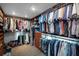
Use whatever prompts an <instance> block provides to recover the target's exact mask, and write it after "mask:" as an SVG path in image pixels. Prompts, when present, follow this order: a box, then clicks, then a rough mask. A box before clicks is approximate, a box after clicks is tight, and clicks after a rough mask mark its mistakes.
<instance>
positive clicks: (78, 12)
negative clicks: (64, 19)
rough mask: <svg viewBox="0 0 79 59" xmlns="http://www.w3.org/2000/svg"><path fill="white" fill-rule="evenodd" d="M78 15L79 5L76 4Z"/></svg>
mask: <svg viewBox="0 0 79 59" xmlns="http://www.w3.org/2000/svg"><path fill="white" fill-rule="evenodd" d="M76 9H77V15H79V3H76Z"/></svg>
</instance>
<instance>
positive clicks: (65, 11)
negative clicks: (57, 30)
mask: <svg viewBox="0 0 79 59" xmlns="http://www.w3.org/2000/svg"><path fill="white" fill-rule="evenodd" d="M64 8H65V9H64V16H63V19H64V20H67V6H65V7H64Z"/></svg>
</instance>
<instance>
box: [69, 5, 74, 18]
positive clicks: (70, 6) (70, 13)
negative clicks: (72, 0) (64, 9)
mask: <svg viewBox="0 0 79 59" xmlns="http://www.w3.org/2000/svg"><path fill="white" fill-rule="evenodd" d="M72 8H73V5H69V14H68V17H71V16H72Z"/></svg>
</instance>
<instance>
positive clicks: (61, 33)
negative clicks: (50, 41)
mask: <svg viewBox="0 0 79 59" xmlns="http://www.w3.org/2000/svg"><path fill="white" fill-rule="evenodd" d="M59 26H60V35H63V34H64V23H63V21H61V22H59Z"/></svg>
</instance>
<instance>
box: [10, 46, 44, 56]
mask: <svg viewBox="0 0 79 59" xmlns="http://www.w3.org/2000/svg"><path fill="white" fill-rule="evenodd" d="M11 53H12V56H44V54H43V53H42V52H41V51H40V50H39V49H37V48H36V47H34V46H31V45H22V46H18V47H15V48H12V51H11Z"/></svg>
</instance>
